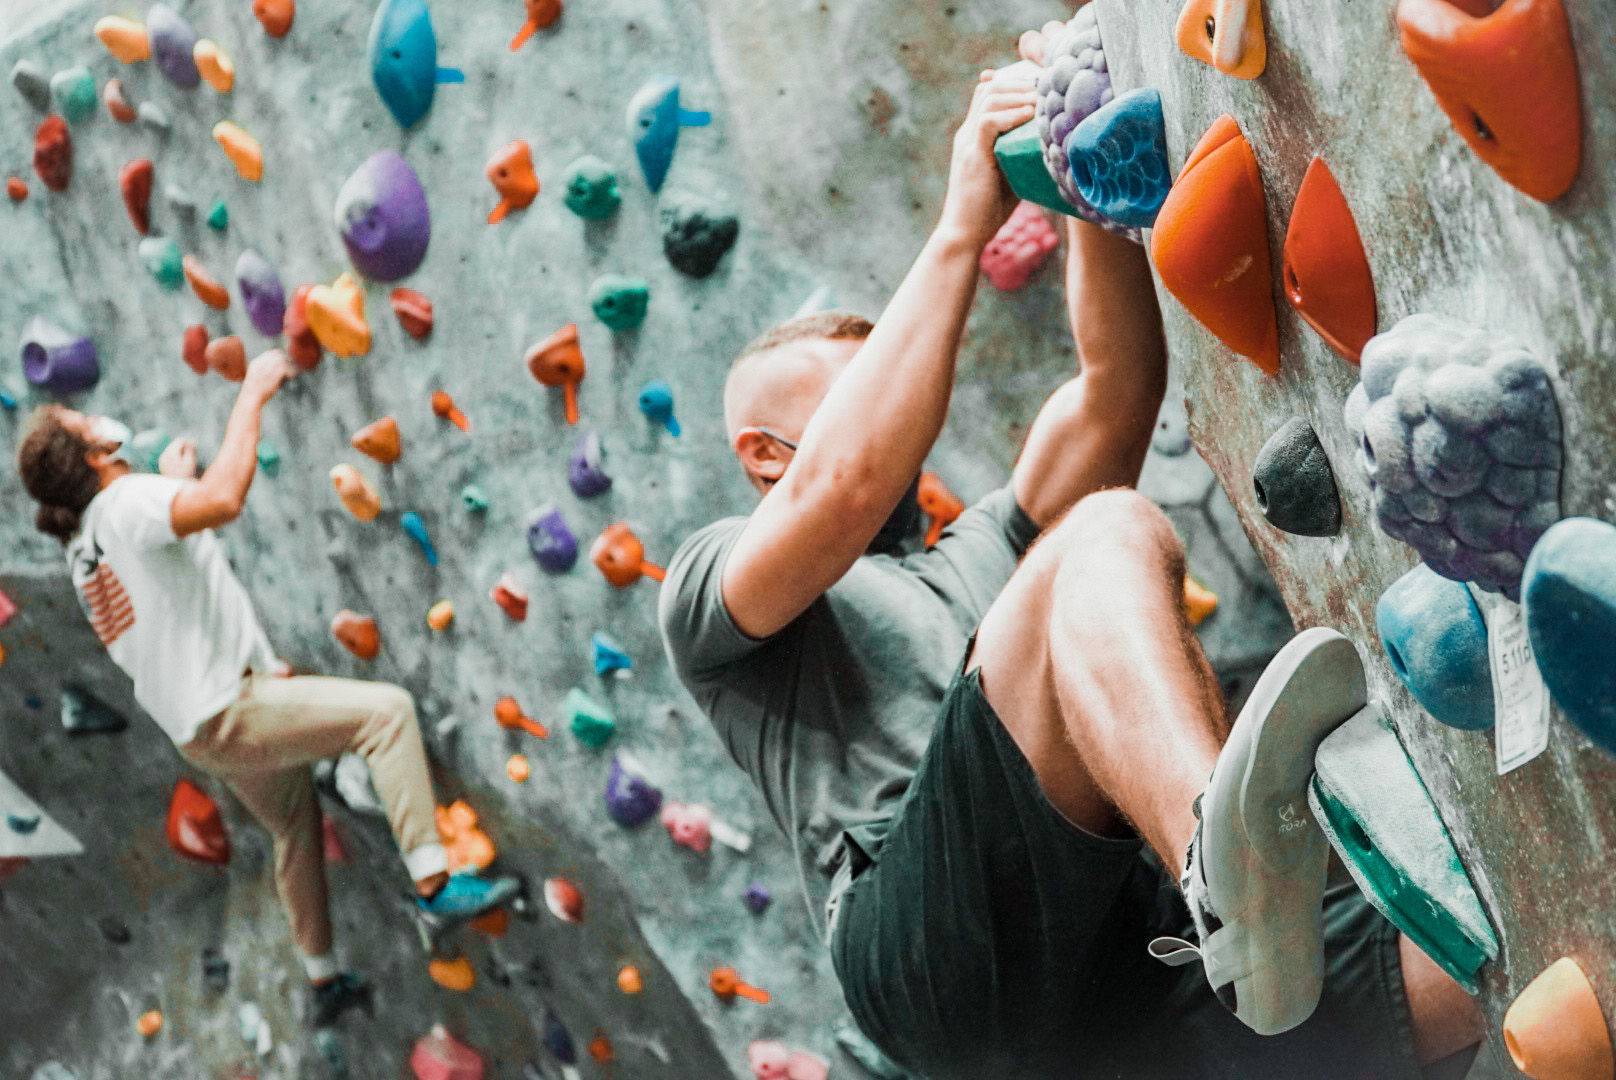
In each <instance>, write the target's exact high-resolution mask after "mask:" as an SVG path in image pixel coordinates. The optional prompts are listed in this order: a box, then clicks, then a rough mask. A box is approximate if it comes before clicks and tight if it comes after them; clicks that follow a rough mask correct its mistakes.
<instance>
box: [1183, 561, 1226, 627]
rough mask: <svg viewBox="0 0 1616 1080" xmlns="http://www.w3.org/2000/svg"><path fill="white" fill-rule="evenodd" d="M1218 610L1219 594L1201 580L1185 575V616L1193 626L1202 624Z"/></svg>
mask: <svg viewBox="0 0 1616 1080" xmlns="http://www.w3.org/2000/svg"><path fill="white" fill-rule="evenodd" d="M1216 610H1218V594H1217V593H1215V592H1213V591H1212V590H1211V589H1209V588H1207V587H1206V586H1205V585H1202V584H1201V583H1200V582H1199V581H1196V580H1195V579H1194V578H1192V577H1190V576H1189V575H1188V574H1185V575H1184V617H1185V618H1186V619H1188V620H1189V623H1190V625H1191V626H1200V625H1201V624H1202V623H1204V622H1206V620H1207V619H1209V618H1211V616H1212V613H1213V612H1214V611H1216Z"/></svg>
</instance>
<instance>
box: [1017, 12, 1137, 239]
mask: <svg viewBox="0 0 1616 1080" xmlns="http://www.w3.org/2000/svg"><path fill="white" fill-rule="evenodd" d="M1031 74H1032V75H1033V77H1034V78H1035V80H1036V91H1037V94H1038V104H1037V107H1036V110H1035V114H1034V117H1033V119H1032V120H1031V121H1029V122H1028V123H1027V124H1025V125H1023V127H1022V128H1018V129H1017V130H1016V131H1013V132H1010V133H1009V135H1010V136H1013V137H1014V138H1012V139H1010V146H1009V149H1011V150H1015V149H1018V147H1019V146H1020V145H1024V144H1025V143H1026V142H1030V141H1031V140H1030V139H1029V138H1028V137H1029V135H1033V136H1036V144H1037V146H1038V148H1039V150H1041V152H1042V155H1043V162H1044V177H1045V178H1047V179H1050V180H1053V182H1054V183H1053V186H1054V189H1055V194H1056V197H1055V198H1053V199H1050V198H1049V190H1048V186H1046V185H1045V184H1043V183H1042V182H1041V181H1040V178H1038V177H1037V176H1036V175H1034V174H1033V170H1032V168H1031V164H1032V163H1031V161H1029V160H1027V155H1026V153H1025V152H1024V151H1023V152H1021V153H1016V154H1014V155H1013V156H1012V160H1013V161H1014V162H1015V163H1016V164H1018V165H1021V167H1020V168H1018V170H1017V173H1018V175H1020V176H1022V177H1026V178H1027V179H1030V180H1032V181H1033V183H1030V184H1026V188H1027V190H1026V191H1021V189H1019V188H1018V189H1017V190H1018V192H1019V193H1021V194H1022V196H1023V197H1024V198H1030V199H1032V200H1033V201H1034V202H1037V203H1039V204H1040V205H1042V206H1047V207H1049V208H1050V209H1052V210H1059V211H1061V212H1062V213H1065V214H1072V215H1075V216H1077V217H1079V218H1082V219H1083V220H1084V221H1087V222H1090V223H1092V224H1095V225H1099V226H1101V227H1102V228H1104V229H1106V230H1107V231H1108V232H1112V233H1116V234H1117V235H1119V236H1125V237H1128V238H1129V239H1131V240H1133V241H1135V242H1136V243H1137V242H1138V241H1139V230H1138V229H1134V228H1129V227H1128V226H1125V225H1121V224H1119V223H1117V222H1115V221H1112V220H1111V219H1109V218H1107V217H1106V216H1105V215H1104V214H1100V213H1098V212H1096V211H1095V209H1094V207H1092V206H1090V205H1089V204H1088V203H1087V202H1086V201H1085V200H1084V198H1083V195H1082V194H1081V193H1080V192H1079V191H1078V187H1077V181H1076V180H1075V179H1074V177H1073V176H1072V166H1071V153H1070V144H1071V140H1072V138H1073V136H1074V135H1075V134H1076V131H1077V128H1078V126H1079V125H1080V124H1082V122H1083V121H1084V120H1086V119H1088V118H1089V117H1090V116H1091V115H1093V114H1094V113H1095V112H1096V111H1097V110H1099V109H1101V108H1103V107H1104V106H1106V105H1109V104H1110V103H1111V102H1112V100H1113V99H1114V98H1115V91H1114V90H1113V89H1112V86H1111V73H1110V66H1109V64H1108V63H1107V61H1106V55H1105V45H1104V43H1103V42H1102V41H1101V40H1100V26H1099V22H1098V20H1097V17H1096V15H1095V12H1094V9H1093V8H1092V7H1087V6H1085V7H1081V8H1079V9H1078V10H1077V14H1075V15H1073V16H1072V18H1071V19H1070V20H1068V21H1067V23H1066V28H1065V30H1064V31H1062V32H1060V33H1057V34H1055V35H1054V36H1053V37H1052V38H1050V39H1049V40H1047V41H1046V42H1045V43H1044V66H1043V67H1041V68H1034V70H1033V72H1032V73H1031ZM996 149H997V148H996ZM1029 149H1030V147H1029ZM1023 163H1024V164H1023ZM1007 175H1008V174H1007Z"/></svg>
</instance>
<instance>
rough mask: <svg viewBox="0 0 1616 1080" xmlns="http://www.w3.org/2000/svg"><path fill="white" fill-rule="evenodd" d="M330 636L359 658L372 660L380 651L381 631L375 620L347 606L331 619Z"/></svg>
mask: <svg viewBox="0 0 1616 1080" xmlns="http://www.w3.org/2000/svg"><path fill="white" fill-rule="evenodd" d="M331 636H332V637H334V638H336V639H337V642H338V643H339V644H340V645H341V646H342V647H343V648H344V649H347V650H348V651H349V652H351V653H353V654H354V655H355V656H357V657H359V659H361V660H374V659H376V657H377V656H379V655H380V654H381V651H382V632H381V630H380V629H379V628H378V627H377V626H376V620H375V619H373V618H371V617H370V616H369V615H361V614H359V613H358V612H357V611H349V610H348V609H347V608H344V609H343V610H341V611H339V612H337V617H336V618H334V619H332V620H331Z"/></svg>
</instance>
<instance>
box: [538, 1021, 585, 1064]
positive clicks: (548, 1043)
mask: <svg viewBox="0 0 1616 1080" xmlns="http://www.w3.org/2000/svg"><path fill="white" fill-rule="evenodd" d="M544 1046H545V1048H546V1049H547V1050H549V1051H550V1053H552V1054H554V1055H555V1056H556V1060H557V1061H559V1062H561V1063H562V1064H563V1065H576V1064H578V1047H577V1045H576V1044H574V1043H573V1041H572V1033H571V1032H569V1031H568V1030H567V1028H566V1025H565V1024H563V1023H562V1022H561V1017H559V1016H557V1015H556V1014H555V1013H553V1012H551V1011H550V1010H549V1009H546V1010H544Z"/></svg>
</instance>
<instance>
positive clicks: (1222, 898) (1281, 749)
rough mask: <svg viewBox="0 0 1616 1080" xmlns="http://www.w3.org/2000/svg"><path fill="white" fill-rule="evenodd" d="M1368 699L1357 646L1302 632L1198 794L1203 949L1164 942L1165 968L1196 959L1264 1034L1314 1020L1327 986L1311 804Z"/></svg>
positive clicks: (1196, 875)
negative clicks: (1317, 777)
mask: <svg viewBox="0 0 1616 1080" xmlns="http://www.w3.org/2000/svg"><path fill="white" fill-rule="evenodd" d="M1367 697H1368V694H1367V690H1366V687H1365V685H1364V673H1363V665H1362V663H1361V662H1360V661H1359V659H1358V653H1357V650H1356V649H1355V648H1354V647H1353V645H1352V642H1350V641H1348V640H1347V639H1346V638H1345V637H1342V636H1341V635H1340V634H1338V633H1336V632H1335V631H1334V630H1328V629H1325V628H1323V627H1315V628H1313V629H1311V630H1304V631H1303V632H1302V633H1300V634H1298V635H1297V636H1296V637H1295V638H1293V639H1292V640H1291V641H1290V642H1289V643H1288V644H1287V645H1286V646H1285V647H1284V648H1283V649H1281V650H1280V651H1279V654H1278V655H1277V656H1275V657H1274V660H1273V662H1272V663H1271V664H1269V665H1268V670H1266V671H1265V672H1263V675H1262V678H1261V679H1259V680H1258V681H1257V685H1256V687H1255V689H1253V690H1252V694H1251V698H1250V700H1249V701H1247V703H1246V707H1245V708H1244V709H1242V710H1241V712H1240V717H1239V719H1237V720H1236V721H1235V723H1234V728H1233V730H1231V731H1230V733H1229V741H1228V742H1227V743H1226V744H1225V745H1224V747H1223V750H1222V751H1221V752H1220V753H1219V754H1218V760H1217V764H1216V765H1215V766H1214V767H1213V769H1212V779H1211V780H1210V781H1208V782H1207V786H1206V790H1205V791H1204V792H1203V793H1202V794H1201V796H1200V798H1198V799H1197V800H1196V804H1195V806H1196V814H1197V816H1198V817H1199V818H1200V824H1199V825H1198V826H1197V827H1196V831H1195V837H1194V838H1193V839H1192V840H1191V841H1190V847H1189V855H1188V858H1187V859H1186V860H1185V870H1184V878H1183V880H1182V881H1181V882H1180V885H1181V887H1182V888H1183V891H1184V900H1185V903H1186V904H1187V906H1188V907H1189V911H1190V917H1191V920H1192V921H1193V922H1194V924H1195V932H1196V936H1197V937H1198V938H1199V939H1200V944H1199V945H1198V946H1197V945H1194V944H1192V943H1190V942H1188V941H1184V940H1181V939H1179V938H1171V937H1166V938H1157V939H1156V940H1155V941H1152V942H1151V943H1150V952H1151V954H1152V955H1153V956H1155V957H1156V958H1157V959H1159V960H1161V961H1163V962H1164V963H1167V964H1172V965H1175V966H1176V965H1178V964H1185V963H1190V962H1192V961H1194V960H1196V959H1199V960H1200V961H1201V963H1202V965H1203V967H1204V968H1205V969H1206V979H1207V982H1208V983H1209V984H1210V985H1211V987H1212V990H1213V992H1214V993H1216V994H1217V996H1218V1000H1219V1001H1221V1002H1222V1003H1223V1004H1224V1006H1225V1007H1226V1008H1228V1009H1229V1011H1231V1012H1233V1013H1234V1014H1235V1016H1236V1017H1237V1018H1238V1019H1239V1020H1240V1021H1241V1022H1242V1023H1244V1024H1245V1025H1246V1026H1247V1027H1249V1028H1251V1029H1252V1030H1253V1031H1255V1032H1257V1033H1258V1034H1259V1035H1277V1034H1279V1033H1280V1032H1282V1031H1288V1030H1290V1029H1291V1028H1293V1027H1295V1026H1296V1025H1297V1024H1300V1023H1301V1022H1302V1021H1304V1020H1306V1019H1307V1018H1308V1017H1309V1016H1311V1015H1312V1013H1313V1010H1314V1009H1315V1008H1316V1007H1317V1006H1318V1002H1319V994H1320V993H1321V992H1322V990H1323V988H1324V914H1323V910H1324V909H1323V899H1324V886H1325V875H1326V872H1327V870H1328V863H1329V857H1330V846H1329V844H1328V842H1327V841H1326V840H1325V837H1324V834H1323V832H1322V831H1320V829H1319V827H1318V825H1317V824H1316V823H1315V822H1314V820H1313V816H1312V813H1311V811H1310V810H1309V809H1308V802H1307V791H1308V784H1309V781H1310V779H1311V778H1312V775H1313V757H1314V753H1315V752H1316V751H1317V749H1318V746H1319V743H1320V742H1322V741H1323V740H1324V737H1325V736H1326V735H1328V734H1329V733H1330V732H1331V731H1332V730H1334V729H1335V728H1336V727H1338V726H1340V725H1341V724H1342V723H1344V722H1346V721H1347V720H1348V719H1350V718H1351V717H1352V716H1353V714H1355V713H1356V712H1357V711H1358V710H1359V709H1361V708H1363V706H1364V704H1365V702H1366V700H1367Z"/></svg>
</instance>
